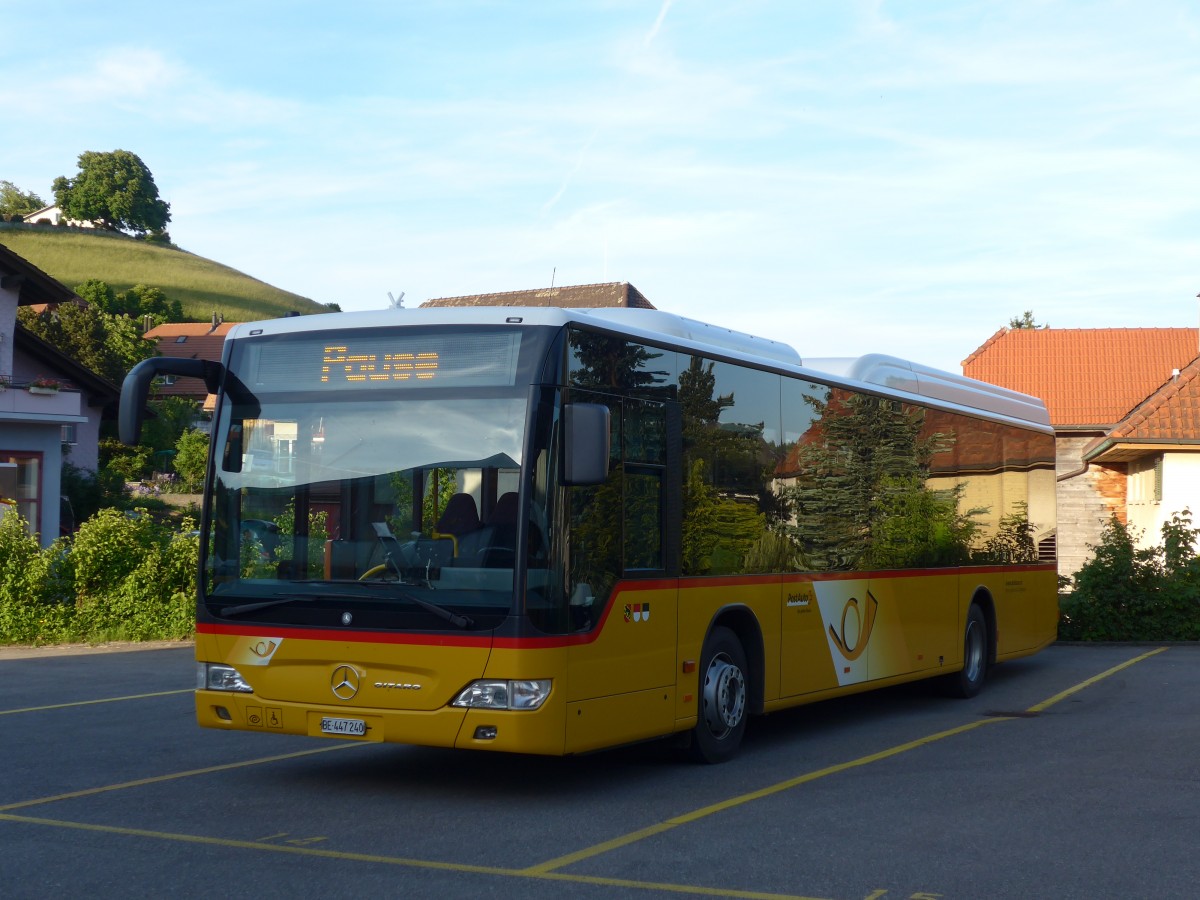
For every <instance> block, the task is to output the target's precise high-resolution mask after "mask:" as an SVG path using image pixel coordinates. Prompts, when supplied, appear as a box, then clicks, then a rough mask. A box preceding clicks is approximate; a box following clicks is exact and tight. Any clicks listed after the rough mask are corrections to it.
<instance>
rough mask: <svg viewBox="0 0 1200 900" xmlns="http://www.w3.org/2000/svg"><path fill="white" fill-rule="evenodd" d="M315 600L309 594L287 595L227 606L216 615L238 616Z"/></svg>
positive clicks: (313, 596) (314, 597)
mask: <svg viewBox="0 0 1200 900" xmlns="http://www.w3.org/2000/svg"><path fill="white" fill-rule="evenodd" d="M316 599H317V597H316V596H315V595H311V594H307V595H299V594H288V595H287V596H286V597H276V598H274V599H273V600H260V601H258V602H257V603H243V604H241V605H240V606H227V607H225V608H224V609H223V610H221V611H220V612H219V613H217V615H218V616H240V615H242V614H244V613H251V612H254V611H256V610H259V609H267V608H268V607H271V606H285V605H287V604H288V603H311V602H312V601H313V600H316Z"/></svg>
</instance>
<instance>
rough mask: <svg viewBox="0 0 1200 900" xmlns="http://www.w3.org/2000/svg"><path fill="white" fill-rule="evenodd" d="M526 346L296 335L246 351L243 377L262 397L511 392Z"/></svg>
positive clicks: (502, 337)
mask: <svg viewBox="0 0 1200 900" xmlns="http://www.w3.org/2000/svg"><path fill="white" fill-rule="evenodd" d="M520 341H521V335H520V333H519V332H516V331H503V332H487V333H465V334H464V333H462V332H456V333H454V334H427V333H426V334H403V333H395V332H392V333H390V334H388V333H384V334H370V333H363V334H356V335H352V336H345V337H343V338H340V339H333V340H331V339H330V338H329V336H328V335H325V336H322V337H308V336H296V337H289V338H288V339H286V340H276V341H270V342H264V343H262V344H259V345H256V346H245V347H244V351H245V352H246V354H247V360H246V361H247V362H248V363H249V365H246V366H243V367H241V371H242V372H244V373H253V375H252V376H251V378H250V380H249V381H248V382H247V383H248V386H249V387H251V388H252V389H253V390H255V391H264V390H265V391H304V390H345V389H363V390H368V389H372V388H384V387H389V388H403V387H422V386H423V387H471V386H476V387H503V386H509V385H512V384H513V382H514V380H515V377H516V370H517V355H518V351H519V350H520ZM255 357H257V359H255Z"/></svg>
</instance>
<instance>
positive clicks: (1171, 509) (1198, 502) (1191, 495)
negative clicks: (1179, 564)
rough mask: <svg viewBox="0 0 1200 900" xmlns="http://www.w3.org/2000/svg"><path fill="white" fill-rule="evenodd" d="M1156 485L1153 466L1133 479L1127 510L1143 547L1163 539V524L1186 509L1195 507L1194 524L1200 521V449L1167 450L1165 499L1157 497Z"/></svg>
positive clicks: (1164, 484)
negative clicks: (1182, 451) (1181, 451)
mask: <svg viewBox="0 0 1200 900" xmlns="http://www.w3.org/2000/svg"><path fill="white" fill-rule="evenodd" d="M1136 482H1140V484H1138V483H1136ZM1153 488H1154V472H1153V470H1149V471H1144V472H1140V473H1139V474H1138V475H1137V476H1135V477H1131V478H1130V479H1129V499H1128V501H1127V502H1126V510H1127V513H1128V517H1129V524H1130V526H1132V528H1133V530H1134V533H1135V535H1137V541H1138V546H1139V547H1153V546H1155V545H1157V544H1160V543H1162V527H1163V524H1164V523H1165V522H1169V521H1170V520H1171V516H1172V515H1174V514H1175V513H1178V512H1182V511H1183V510H1184V509H1189V510H1191V512H1192V523H1193V525H1200V452H1197V453H1165V454H1163V474H1162V502H1156V501H1155V500H1154V490H1153Z"/></svg>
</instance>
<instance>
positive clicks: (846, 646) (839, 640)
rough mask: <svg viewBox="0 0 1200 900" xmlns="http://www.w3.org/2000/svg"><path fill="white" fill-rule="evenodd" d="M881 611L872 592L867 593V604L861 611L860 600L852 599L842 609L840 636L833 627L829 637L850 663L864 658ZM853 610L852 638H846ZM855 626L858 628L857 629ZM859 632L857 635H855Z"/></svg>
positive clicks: (830, 627) (830, 628) (830, 629)
mask: <svg viewBox="0 0 1200 900" xmlns="http://www.w3.org/2000/svg"><path fill="white" fill-rule="evenodd" d="M878 609H879V601H878V600H876V599H875V597H874V595H872V594H871V592H870V591H867V602H866V603H864V604H863V608H862V609H859V606H858V598H857V597H851V598H850V599H849V600H847V601H846V605H845V606H844V607H842V629H841V633H840V634H839V633H838V632H837V631H835V630H834V628H833V626H832V625H830V626H829V636H830V637H831V638H832V639H833V642H834V643H835V644H837V648H838V649H839V650H840V651H842V656H844V657H846V659H847V660H849V661H850V662H854V660H856V659H858V658H859V657H860V656H862V654H863V651H864V650H866V649H867V641H869V640H871V632H872V631H873V630H874V628H875V613H876V611H877V610H878ZM851 610H853V611H854V619H853V621H852V622H851V637H850V638H847V636H846V621H847V619H848V618H849V617H850V612H851ZM854 626H857V628H855V627H854ZM856 631H857V634H856V633H855V632H856Z"/></svg>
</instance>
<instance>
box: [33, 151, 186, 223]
mask: <svg viewBox="0 0 1200 900" xmlns="http://www.w3.org/2000/svg"><path fill="white" fill-rule="evenodd" d="M54 202H55V203H57V204H58V206H59V208H60V209H62V211H63V215H64V216H65V217H66V218H68V219H76V220H78V221H82V222H95V223H96V224H98V225H100V226H101V227H102V228H106V229H108V230H109V231H125V232H129V233H131V234H134V235H136V236H138V237H144V236H146V235H147V233H150V234H152V235H160V236H161V235H162V233H163V232H164V229H165V228H166V227H167V223H168V222H170V221H171V204H169V203H167V202H166V201H165V200H162V199H160V198H159V196H158V186H157V185H155V183H154V176H153V175H151V174H150V170H149V169H148V168H147V167H146V164H145V163H143V162H142V161H141V159H140V158H139V157H138V155H137V154H136V153H130V152H129V151H128V150H113V151H112V152H111V153H100V152H96V151H92V150H89V151H86V152H84V153H81V154H79V172H78V173H77V174H76V176H75V177H74V178H67V177H66V176H62V175H60V176H59V177H58V178H55V179H54Z"/></svg>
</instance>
